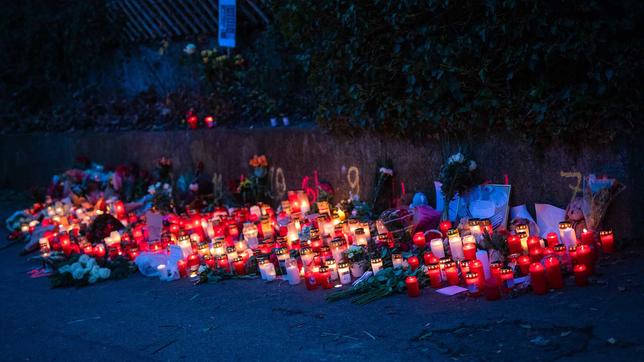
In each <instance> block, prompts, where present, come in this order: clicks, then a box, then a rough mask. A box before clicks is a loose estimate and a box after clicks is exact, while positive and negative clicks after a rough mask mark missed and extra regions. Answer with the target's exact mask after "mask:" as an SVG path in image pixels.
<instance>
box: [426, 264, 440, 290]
mask: <svg viewBox="0 0 644 362" xmlns="http://www.w3.org/2000/svg"><path fill="white" fill-rule="evenodd" d="M427 276H428V277H429V283H430V284H431V286H432V288H434V289H438V288H440V287H441V286H442V284H441V269H440V266H439V265H438V264H429V265H428V266H427Z"/></svg>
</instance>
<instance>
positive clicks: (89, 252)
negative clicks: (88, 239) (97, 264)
mask: <svg viewBox="0 0 644 362" xmlns="http://www.w3.org/2000/svg"><path fill="white" fill-rule="evenodd" d="M83 253H85V254H87V255H89V256H93V255H94V247H92V244H87V245H85V247H84V248H83Z"/></svg>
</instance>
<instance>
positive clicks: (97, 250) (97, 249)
mask: <svg viewBox="0 0 644 362" xmlns="http://www.w3.org/2000/svg"><path fill="white" fill-rule="evenodd" d="M93 253H94V255H95V256H96V257H98V258H102V257H104V256H105V245H103V244H96V246H94V250H93Z"/></svg>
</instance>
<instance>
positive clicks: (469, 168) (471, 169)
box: [467, 160, 476, 171]
mask: <svg viewBox="0 0 644 362" xmlns="http://www.w3.org/2000/svg"><path fill="white" fill-rule="evenodd" d="M467 169H468V170H470V171H474V170H476V162H474V160H470V165H469V166H468V167H467Z"/></svg>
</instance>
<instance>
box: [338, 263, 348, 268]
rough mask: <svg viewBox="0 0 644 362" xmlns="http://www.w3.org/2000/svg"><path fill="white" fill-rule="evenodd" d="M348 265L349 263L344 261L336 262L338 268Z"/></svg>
mask: <svg viewBox="0 0 644 362" xmlns="http://www.w3.org/2000/svg"><path fill="white" fill-rule="evenodd" d="M348 267H349V263H347V262H346V261H341V262H340V263H338V268H348Z"/></svg>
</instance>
